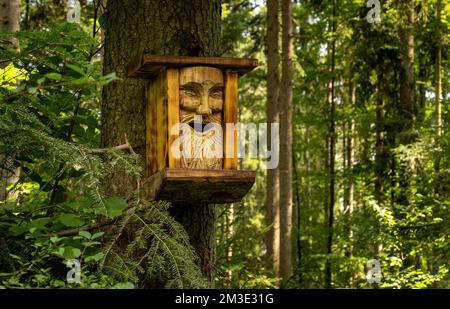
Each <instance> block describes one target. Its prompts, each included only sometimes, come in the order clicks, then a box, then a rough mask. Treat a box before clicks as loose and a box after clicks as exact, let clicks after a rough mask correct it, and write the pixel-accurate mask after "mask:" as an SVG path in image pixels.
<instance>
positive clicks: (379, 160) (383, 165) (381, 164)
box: [375, 72, 388, 257]
mask: <svg viewBox="0 0 450 309" xmlns="http://www.w3.org/2000/svg"><path fill="white" fill-rule="evenodd" d="M382 75H383V73H382V72H378V77H377V78H378V81H377V83H378V85H377V109H376V113H377V114H376V144H375V148H376V150H375V174H376V180H375V199H376V201H377V204H378V207H380V208H383V207H384V186H385V178H386V176H387V175H386V172H387V162H388V157H387V152H386V146H385V106H384V91H383V90H384V81H383V76H382ZM378 231H379V233H380V235H379V237H378V240H377V241H376V244H375V256H376V257H380V255H381V254H382V251H383V243H382V242H381V239H382V236H381V232H382V231H381V227H378Z"/></svg>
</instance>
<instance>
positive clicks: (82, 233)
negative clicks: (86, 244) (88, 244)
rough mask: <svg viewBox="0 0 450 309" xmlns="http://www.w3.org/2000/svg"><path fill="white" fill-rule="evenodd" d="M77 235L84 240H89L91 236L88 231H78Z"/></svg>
mask: <svg viewBox="0 0 450 309" xmlns="http://www.w3.org/2000/svg"><path fill="white" fill-rule="evenodd" d="M78 234H79V235H80V236H83V237H84V238H87V239H91V237H92V235H91V233H89V232H88V231H79V232H78Z"/></svg>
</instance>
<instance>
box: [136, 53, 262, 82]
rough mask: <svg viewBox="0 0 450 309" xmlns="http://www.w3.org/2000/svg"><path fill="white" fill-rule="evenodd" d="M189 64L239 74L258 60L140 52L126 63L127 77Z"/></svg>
mask: <svg viewBox="0 0 450 309" xmlns="http://www.w3.org/2000/svg"><path fill="white" fill-rule="evenodd" d="M190 66H209V67H214V68H218V69H221V70H234V71H237V72H238V74H239V75H240V76H242V75H244V74H246V73H248V72H250V71H251V70H253V69H254V68H256V67H257V66H258V60H257V59H253V58H228V57H187V56H158V55H150V54H142V55H139V56H137V57H135V58H134V59H133V60H132V61H131V62H130V63H129V65H128V68H127V76H128V77H129V78H143V79H152V78H155V77H156V76H158V74H159V72H161V70H163V69H165V68H182V67H190Z"/></svg>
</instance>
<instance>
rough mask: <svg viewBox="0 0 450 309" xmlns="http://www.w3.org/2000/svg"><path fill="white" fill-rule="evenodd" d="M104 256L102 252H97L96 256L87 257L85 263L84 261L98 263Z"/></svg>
mask: <svg viewBox="0 0 450 309" xmlns="http://www.w3.org/2000/svg"><path fill="white" fill-rule="evenodd" d="M104 256H105V254H104V253H103V252H98V253H97V254H94V255H90V256H87V257H86V258H85V261H86V262H90V261H96V262H98V261H100V260H101V259H103V257H104Z"/></svg>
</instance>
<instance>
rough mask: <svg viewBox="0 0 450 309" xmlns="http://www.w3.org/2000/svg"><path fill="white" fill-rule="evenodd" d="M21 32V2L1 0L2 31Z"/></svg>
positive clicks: (0, 26)
mask: <svg viewBox="0 0 450 309" xmlns="http://www.w3.org/2000/svg"><path fill="white" fill-rule="evenodd" d="M19 30H20V0H0V31H1V32H15V31H19Z"/></svg>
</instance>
